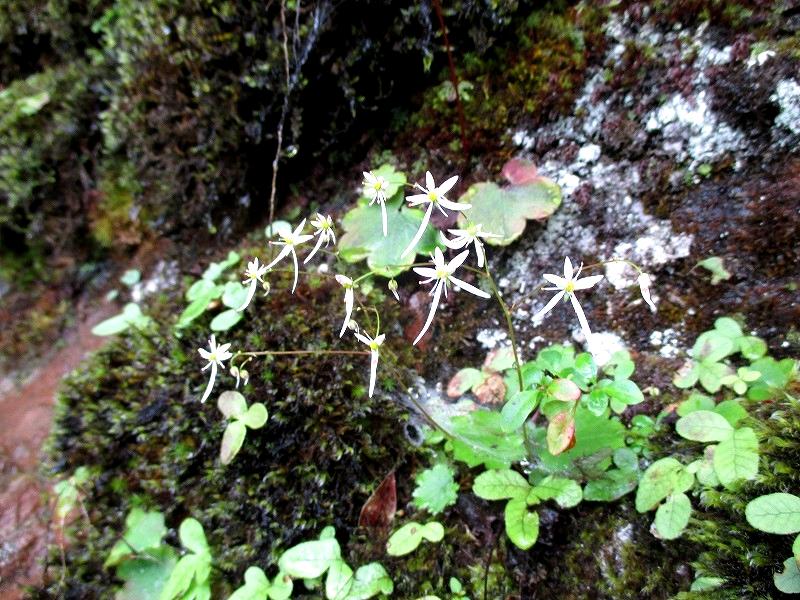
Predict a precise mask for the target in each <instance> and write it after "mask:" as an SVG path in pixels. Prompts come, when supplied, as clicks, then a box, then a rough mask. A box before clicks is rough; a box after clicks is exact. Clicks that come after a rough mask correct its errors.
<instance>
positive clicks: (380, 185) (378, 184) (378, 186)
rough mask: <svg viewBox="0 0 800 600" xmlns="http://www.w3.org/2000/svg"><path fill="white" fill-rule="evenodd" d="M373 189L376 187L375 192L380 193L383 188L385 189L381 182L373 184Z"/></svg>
mask: <svg viewBox="0 0 800 600" xmlns="http://www.w3.org/2000/svg"><path fill="white" fill-rule="evenodd" d="M372 187H374V188H375V191H376V192H380V191H381V188H382V187H383V183H382V182H380V181H376V182H375V183H374V184H373V186H372Z"/></svg>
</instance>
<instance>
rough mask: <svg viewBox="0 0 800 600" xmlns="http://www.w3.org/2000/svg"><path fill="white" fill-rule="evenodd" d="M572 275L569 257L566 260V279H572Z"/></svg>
mask: <svg viewBox="0 0 800 600" xmlns="http://www.w3.org/2000/svg"><path fill="white" fill-rule="evenodd" d="M572 275H573V270H572V261H571V260H570V259H569V256H567V257H565V258H564V279H572Z"/></svg>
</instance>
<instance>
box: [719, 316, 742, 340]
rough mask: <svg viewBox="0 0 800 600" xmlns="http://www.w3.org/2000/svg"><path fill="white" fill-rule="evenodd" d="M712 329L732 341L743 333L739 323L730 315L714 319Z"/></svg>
mask: <svg viewBox="0 0 800 600" xmlns="http://www.w3.org/2000/svg"><path fill="white" fill-rule="evenodd" d="M714 329H716V330H717V331H718V332H720V333H721V334H722V335H724V336H726V337H729V338H731V339H732V340H734V341H735V340H738V339H739V338H740V337H742V336H743V335H744V333H743V332H742V327H741V325H739V323H737V322H736V321H735V320H734V319H731V318H730V317H720V318H719V319H717V320H716V321H714Z"/></svg>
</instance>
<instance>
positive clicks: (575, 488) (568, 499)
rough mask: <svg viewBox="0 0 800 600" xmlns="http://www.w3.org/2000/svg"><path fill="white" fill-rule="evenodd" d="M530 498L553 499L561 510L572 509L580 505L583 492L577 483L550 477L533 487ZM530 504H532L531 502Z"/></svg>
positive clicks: (562, 478)
mask: <svg viewBox="0 0 800 600" xmlns="http://www.w3.org/2000/svg"><path fill="white" fill-rule="evenodd" d="M530 496H535V497H536V498H538V499H539V500H550V499H552V500H555V501H556V504H558V505H559V506H560V507H561V508H572V507H573V506H577V505H578V504H580V502H581V500H582V499H583V492H582V491H581V486H580V485H578V482H577V481H573V480H572V479H566V478H564V477H556V476H554V475H548V476H547V477H545V478H544V479H542V480H541V481H540V482H539V483H537V484H536V485H535V486H534V487H533V489H532V490H531V492H530ZM530 496H529V497H530ZM528 502H529V503H530V500H528Z"/></svg>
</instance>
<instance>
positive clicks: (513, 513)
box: [504, 498, 539, 550]
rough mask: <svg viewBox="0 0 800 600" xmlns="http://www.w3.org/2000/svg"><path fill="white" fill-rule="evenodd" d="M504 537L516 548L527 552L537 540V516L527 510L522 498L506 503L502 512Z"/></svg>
mask: <svg viewBox="0 0 800 600" xmlns="http://www.w3.org/2000/svg"><path fill="white" fill-rule="evenodd" d="M504 517H505V525H506V535H508V538H509V539H510V540H511V541H512V542H513V543H514V545H515V546H516V547H517V548H520V549H522V550H528V549H529V548H530V547H531V546H533V545H534V544H535V543H536V540H537V539H538V538H539V515H538V514H537V513H535V512H531V511H529V510H528V505H527V503H526V502H525V499H524V498H514V499H512V500H509V501H508V504H506V509H505V511H504Z"/></svg>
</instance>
